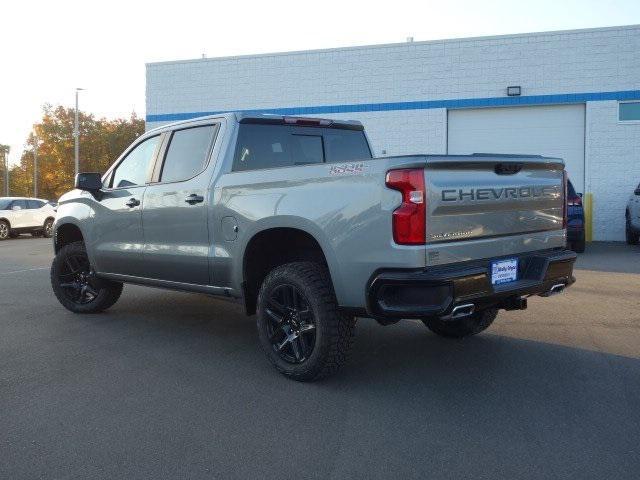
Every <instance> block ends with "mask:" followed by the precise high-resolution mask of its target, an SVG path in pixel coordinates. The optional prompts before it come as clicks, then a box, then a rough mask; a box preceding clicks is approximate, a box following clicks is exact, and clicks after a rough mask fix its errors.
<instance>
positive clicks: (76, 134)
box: [73, 88, 84, 175]
mask: <svg viewBox="0 0 640 480" xmlns="http://www.w3.org/2000/svg"><path fill="white" fill-rule="evenodd" d="M81 90H84V88H76V113H75V122H74V124H73V138H74V139H75V145H74V147H75V149H74V150H75V155H74V157H75V167H76V168H75V175H78V172H79V171H80V125H79V121H78V92H80V91H81Z"/></svg>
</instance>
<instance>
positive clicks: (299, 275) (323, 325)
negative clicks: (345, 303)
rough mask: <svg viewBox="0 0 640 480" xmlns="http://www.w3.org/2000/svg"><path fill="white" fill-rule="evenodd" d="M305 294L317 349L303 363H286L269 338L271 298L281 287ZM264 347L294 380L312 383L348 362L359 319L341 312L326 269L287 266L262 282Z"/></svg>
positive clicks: (260, 313) (260, 311) (312, 265)
mask: <svg viewBox="0 0 640 480" xmlns="http://www.w3.org/2000/svg"><path fill="white" fill-rule="evenodd" d="M283 285H287V286H294V287H295V288H297V289H298V291H301V292H303V294H304V297H305V300H306V303H307V304H308V306H309V309H310V310H311V314H312V315H313V322H314V324H315V344H314V346H313V350H312V351H311V353H310V354H309V356H308V358H306V359H305V360H304V361H303V362H302V363H295V364H294V363H290V362H287V361H286V360H284V359H283V358H282V357H281V355H280V354H279V353H278V352H277V351H276V348H274V344H273V343H272V339H270V335H269V327H268V322H269V321H272V320H270V319H269V318H268V317H267V313H266V309H267V305H268V299H269V298H270V295H271V294H272V293H273V291H274V290H275V289H276V288H278V287H279V286H280V287H281V286H283ZM257 307H258V308H257V320H256V323H257V327H258V338H259V340H260V345H261V346H262V349H263V350H264V352H265V354H266V355H267V358H268V359H269V361H270V362H271V363H272V364H273V366H274V367H275V368H276V369H277V370H278V371H279V372H280V373H281V374H283V375H284V376H286V377H288V378H291V379H293V380H297V381H302V382H310V381H314V380H318V379H320V378H323V377H327V376H329V375H332V374H334V373H335V372H336V371H337V370H338V369H339V368H340V367H341V366H342V365H343V364H344V363H345V362H346V361H347V357H348V353H349V350H350V348H351V345H352V343H353V336H354V330H355V322H356V321H355V318H353V317H352V316H350V315H347V314H345V313H343V312H340V311H339V310H338V304H337V301H336V298H335V294H334V291H333V287H332V285H331V279H330V276H329V272H328V271H327V269H326V267H324V266H322V265H319V264H317V263H314V262H294V263H287V264H284V265H281V266H279V267H276V268H275V269H273V270H272V271H271V272H270V273H269V274H268V275H267V277H266V278H265V279H264V281H263V282H262V285H261V287H260V291H259V293H258V301H257Z"/></svg>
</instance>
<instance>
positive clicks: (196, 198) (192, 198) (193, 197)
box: [184, 193, 204, 205]
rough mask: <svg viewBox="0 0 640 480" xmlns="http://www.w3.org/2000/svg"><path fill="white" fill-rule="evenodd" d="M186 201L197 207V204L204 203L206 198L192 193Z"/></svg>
mask: <svg viewBox="0 0 640 480" xmlns="http://www.w3.org/2000/svg"><path fill="white" fill-rule="evenodd" d="M184 201H185V202H187V203H188V204H189V205H195V204H196V203H202V202H204V197H203V196H200V195H196V194H195V193H192V194H191V195H189V196H188V197H187V198H185V199H184Z"/></svg>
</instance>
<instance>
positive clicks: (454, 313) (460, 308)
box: [442, 303, 476, 320]
mask: <svg viewBox="0 0 640 480" xmlns="http://www.w3.org/2000/svg"><path fill="white" fill-rule="evenodd" d="M475 309H476V307H475V305H474V304H473V303H465V304H463V305H456V306H455V307H453V310H451V313H450V314H449V315H447V316H445V317H442V320H455V319H456V318H462V317H468V316H469V315H471V314H472V313H473V312H474V311H475Z"/></svg>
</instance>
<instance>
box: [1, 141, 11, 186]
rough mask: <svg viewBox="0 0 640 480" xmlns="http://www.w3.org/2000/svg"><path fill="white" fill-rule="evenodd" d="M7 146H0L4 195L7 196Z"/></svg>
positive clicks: (8, 148)
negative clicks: (2, 161)
mask: <svg viewBox="0 0 640 480" xmlns="http://www.w3.org/2000/svg"><path fill="white" fill-rule="evenodd" d="M9 150H11V149H10V147H9V145H0V151H2V157H3V160H4V194H5V196H6V197H8V196H9Z"/></svg>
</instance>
